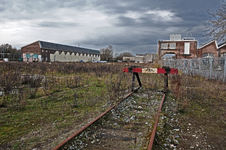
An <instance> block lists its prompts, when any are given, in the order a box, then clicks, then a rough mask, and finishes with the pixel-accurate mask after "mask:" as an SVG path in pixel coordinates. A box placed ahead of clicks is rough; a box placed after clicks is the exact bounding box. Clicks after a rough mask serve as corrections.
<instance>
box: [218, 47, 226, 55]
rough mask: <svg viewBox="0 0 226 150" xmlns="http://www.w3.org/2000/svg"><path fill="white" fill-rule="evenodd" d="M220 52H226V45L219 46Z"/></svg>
mask: <svg viewBox="0 0 226 150" xmlns="http://www.w3.org/2000/svg"><path fill="white" fill-rule="evenodd" d="M219 52H220V54H223V53H226V45H225V46H223V47H221V48H219ZM220 54H219V57H220V56H221V55H220Z"/></svg>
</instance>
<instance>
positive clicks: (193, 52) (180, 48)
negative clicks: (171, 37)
mask: <svg viewBox="0 0 226 150" xmlns="http://www.w3.org/2000/svg"><path fill="white" fill-rule="evenodd" d="M186 42H188V43H190V55H184V45H185V44H184V43H186ZM161 43H168V48H167V49H161ZM170 43H176V49H169V45H170ZM167 53H168V54H176V57H177V59H191V58H197V41H159V42H158V55H159V57H160V58H161V57H162V56H163V55H164V54H167Z"/></svg>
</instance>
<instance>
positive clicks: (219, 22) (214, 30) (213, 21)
mask: <svg viewBox="0 0 226 150" xmlns="http://www.w3.org/2000/svg"><path fill="white" fill-rule="evenodd" d="M207 13H208V14H209V17H210V19H209V20H208V22H207V23H206V24H205V26H206V29H207V30H206V32H205V34H204V35H205V36H207V37H210V38H211V39H213V40H217V41H221V42H223V41H225V40H226V2H225V1H224V2H222V4H221V7H220V8H219V9H217V10H211V9H209V10H207Z"/></svg>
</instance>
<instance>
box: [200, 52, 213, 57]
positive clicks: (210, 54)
mask: <svg viewBox="0 0 226 150" xmlns="http://www.w3.org/2000/svg"><path fill="white" fill-rule="evenodd" d="M202 57H203V58H213V57H214V54H213V53H204V54H203V55H202Z"/></svg>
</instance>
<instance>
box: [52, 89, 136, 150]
mask: <svg viewBox="0 0 226 150" xmlns="http://www.w3.org/2000/svg"><path fill="white" fill-rule="evenodd" d="M139 88H140V87H138V88H136V89H135V90H134V91H133V92H130V93H129V94H127V95H126V96H125V97H124V98H123V99H121V100H120V101H119V102H117V103H116V104H115V105H113V106H112V107H110V108H109V109H108V110H106V111H105V112H104V113H102V114H101V115H100V116H98V117H97V118H95V119H94V120H93V121H91V122H90V123H88V124H87V125H85V126H84V127H83V128H81V129H80V130H78V131H77V132H76V133H74V134H73V135H72V136H70V137H69V138H67V139H66V140H65V141H63V142H62V143H60V144H59V145H58V146H56V147H55V148H53V149H52V150H59V149H60V148H61V147H63V146H64V145H65V144H67V143H68V142H69V141H70V140H71V139H73V138H74V137H75V136H77V135H78V134H79V133H81V132H82V131H84V130H85V129H86V128H87V127H89V126H90V125H91V124H93V123H94V122H96V121H97V120H98V119H100V118H101V117H102V116H104V115H105V114H106V113H108V112H109V111H110V110H111V109H113V108H114V107H116V106H117V105H118V104H119V103H121V102H122V101H123V100H124V99H126V98H127V97H129V96H130V95H131V94H133V93H134V92H135V91H137V90H138V89H139Z"/></svg>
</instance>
